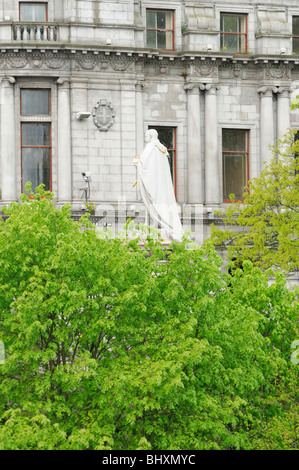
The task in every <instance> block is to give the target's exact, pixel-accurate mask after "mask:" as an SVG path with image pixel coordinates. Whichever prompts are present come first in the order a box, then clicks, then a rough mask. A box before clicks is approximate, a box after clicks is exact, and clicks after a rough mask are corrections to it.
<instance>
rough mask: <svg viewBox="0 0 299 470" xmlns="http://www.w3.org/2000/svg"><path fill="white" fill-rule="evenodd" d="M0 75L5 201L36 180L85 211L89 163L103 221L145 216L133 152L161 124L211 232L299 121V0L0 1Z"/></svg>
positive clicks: (199, 235)
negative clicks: (297, 99)
mask: <svg viewBox="0 0 299 470" xmlns="http://www.w3.org/2000/svg"><path fill="white" fill-rule="evenodd" d="M0 74H1V101H0V107H1V113H0V152H1V155H0V175H1V179H0V189H1V200H0V209H1V206H3V205H4V204H7V203H8V202H9V201H15V200H18V198H19V194H20V193H21V192H22V191H25V184H26V182H27V181H31V182H32V184H33V187H35V186H37V185H38V184H40V183H44V184H45V185H46V188H47V189H51V190H52V191H53V193H54V196H55V203H56V204H57V206H58V207H60V206H61V205H62V204H64V203H66V202H69V203H71V205H72V208H73V212H74V215H75V214H76V213H77V214H78V212H79V211H80V210H81V209H82V201H83V199H84V197H85V196H84V195H85V192H84V190H82V187H83V186H84V185H85V182H84V179H83V177H82V173H88V172H89V173H90V174H91V182H90V194H88V195H89V197H90V199H91V200H92V201H93V202H94V203H95V205H96V206H97V209H96V217H95V221H96V222H97V223H98V224H99V225H100V226H101V225H104V224H107V223H109V224H111V225H112V226H113V227H114V228H115V229H117V227H116V225H117V224H118V227H120V226H122V225H123V223H124V221H125V220H126V218H127V217H133V218H134V217H135V218H136V220H137V221H142V220H143V216H144V209H143V205H142V202H141V201H140V200H139V197H138V193H137V189H136V186H134V185H133V184H134V181H135V180H136V168H135V166H134V165H133V164H132V161H133V159H134V158H135V156H136V154H138V153H140V152H141V151H142V148H143V144H144V142H143V137H144V132H145V131H146V130H147V129H148V128H151V127H154V128H156V129H157V130H158V131H159V136H160V140H161V141H162V142H163V143H164V144H165V145H166V146H167V147H168V150H169V154H170V164H171V170H172V176H173V182H174V187H175V192H176V197H177V201H178V204H179V207H180V209H181V217H182V220H183V223H184V227H185V228H190V229H191V230H192V233H193V235H194V237H195V238H196V239H197V240H199V241H200V240H202V239H203V238H206V237H207V236H208V235H209V227H210V223H211V221H214V220H216V221H217V219H215V218H214V211H215V209H216V208H219V207H225V206H227V204H229V203H230V202H229V194H231V193H234V194H235V195H236V196H237V198H241V197H242V191H243V188H244V186H245V185H246V183H247V181H248V179H251V178H253V177H256V176H258V175H259V173H260V171H261V169H262V167H263V162H264V161H267V160H268V159H269V158H270V156H271V155H270V153H269V150H268V145H269V144H271V143H274V142H275V140H276V139H277V138H280V137H281V136H283V134H284V132H285V131H286V130H287V129H288V128H294V129H295V128H297V127H299V114H298V112H295V111H292V112H291V111H290V100H291V99H292V97H293V96H295V95H296V94H297V93H299V92H298V90H297V89H298V88H299V3H298V0H287V1H285V2H277V1H275V0H264V2H263V4H262V5H261V4H259V2H258V1H257V0H253V1H251V2H245V1H244V0H238V1H236V0H231V1H230V2H229V3H228V2H225V1H224V0H223V1H217V0H216V1H210V0H206V1H204V2H200V1H198V0H174V1H172V0H171V1H168V2H166V1H163V0H151V1H149V0H117V1H116V0H48V1H44V0H38V1H28V0H20V1H19V0H0Z"/></svg>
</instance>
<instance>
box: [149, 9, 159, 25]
mask: <svg viewBox="0 0 299 470" xmlns="http://www.w3.org/2000/svg"><path fill="white" fill-rule="evenodd" d="M146 27H147V28H156V27H157V25H156V12H155V11H152V10H147V11H146Z"/></svg>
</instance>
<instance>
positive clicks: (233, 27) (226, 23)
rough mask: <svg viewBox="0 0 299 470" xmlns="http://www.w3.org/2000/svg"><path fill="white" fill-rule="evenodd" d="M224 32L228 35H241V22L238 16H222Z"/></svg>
mask: <svg viewBox="0 0 299 470" xmlns="http://www.w3.org/2000/svg"><path fill="white" fill-rule="evenodd" d="M221 30H222V31H225V32H228V33H232V32H234V33H239V32H240V31H239V22H238V16H237V15H222V28H221Z"/></svg>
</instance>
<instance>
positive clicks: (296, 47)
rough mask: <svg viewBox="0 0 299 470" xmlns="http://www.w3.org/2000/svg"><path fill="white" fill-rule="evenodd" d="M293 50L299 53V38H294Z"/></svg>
mask: <svg viewBox="0 0 299 470" xmlns="http://www.w3.org/2000/svg"><path fill="white" fill-rule="evenodd" d="M293 52H295V54H299V38H293Z"/></svg>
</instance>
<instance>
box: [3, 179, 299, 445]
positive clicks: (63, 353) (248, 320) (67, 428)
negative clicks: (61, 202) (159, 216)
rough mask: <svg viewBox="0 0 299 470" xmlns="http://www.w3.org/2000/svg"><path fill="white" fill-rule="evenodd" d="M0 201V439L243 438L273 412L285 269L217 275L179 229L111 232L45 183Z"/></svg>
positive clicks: (287, 297)
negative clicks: (0, 212) (0, 351)
mask: <svg viewBox="0 0 299 470" xmlns="http://www.w3.org/2000/svg"><path fill="white" fill-rule="evenodd" d="M5 212H6V214H7V215H9V217H8V219H7V220H6V221H5V222H3V221H2V222H1V223H0V339H1V341H2V342H3V344H4V345H5V355H6V356H5V361H4V364H1V365H0V449H2V450H15V449H22V450H26V449H28V450H29V449H30V450H35V449H36V450H37V449H42V450H47V449H49V450H50V449H57V450H58V449H59V450H63V449H66V450H71V449H73V450H83V449H91V450H97V449H99V450H103V449H113V450H117V449H121V450H128V449H134V450H137V449H158V450H164V449H194V450H195V449H207V450H209V449H249V448H251V443H250V439H253V438H252V437H251V436H254V439H256V442H257V441H258V438H259V437H258V436H256V435H255V434H254V430H255V429H257V427H259V426H260V420H261V419H263V421H265V422H267V423H268V422H270V420H271V419H272V418H273V417H275V416H277V417H278V418H280V417H281V416H282V412H283V410H281V408H280V407H281V402H280V401H279V399H278V398H277V397H276V395H275V394H276V388H275V387H276V383H277V380H285V379H284V378H285V377H286V376H287V371H288V370H289V369H290V367H293V369H292V370H293V372H294V373H296V371H297V369H295V367H296V365H294V364H291V365H290V358H289V356H290V345H291V342H292V341H293V340H294V339H296V334H297V330H296V327H297V321H298V312H297V311H296V308H295V305H296V304H295V302H294V300H295V293H294V292H292V291H290V290H288V289H286V288H285V280H284V278H283V277H278V278H277V281H276V282H274V283H273V284H271V285H269V282H268V276H267V275H266V273H263V272H261V271H260V270H259V269H258V268H256V267H253V266H252V264H251V263H249V262H248V263H244V269H243V271H241V270H236V272H235V273H234V275H233V276H232V277H230V276H228V275H226V274H222V273H221V267H222V260H221V258H220V257H219V256H218V254H217V253H216V251H215V250H214V248H213V246H212V245H207V246H206V247H202V248H198V247H196V246H192V245H191V244H190V242H189V240H187V239H185V241H184V242H183V243H182V244H176V243H173V244H172V245H171V246H170V247H169V248H165V247H163V244H161V243H160V241H159V239H157V240H155V239H154V238H152V237H147V239H145V236H144V245H143V246H141V245H140V237H139V238H138V236H136V237H135V238H134V237H133V238H132V236H130V237H129V238H128V237H127V238H126V237H125V236H123V237H111V236H110V235H109V232H106V231H103V232H99V231H98V230H97V229H96V228H94V226H93V225H92V224H91V223H90V222H89V219H88V217H85V218H82V220H81V221H80V222H79V223H77V222H74V221H73V220H72V219H71V212H70V207H69V206H67V205H66V206H64V207H63V208H62V210H57V209H56V208H55V206H54V204H53V203H52V201H51V194H50V193H48V192H45V191H44V190H43V189H42V187H40V188H38V189H37V194H36V195H35V196H34V198H33V199H29V198H28V197H27V196H25V195H23V196H22V203H14V204H12V205H11V206H10V207H9V208H7V209H6V211H5ZM127 228H128V229H129V227H127ZM142 230H143V232H144V228H143V229H142ZM143 235H144V234H143ZM296 380H297V379H296ZM296 399H297V398H294V399H293V401H292V404H293V405H294V406H295V403H296ZM269 426H270V425H269ZM250 433H251V434H250Z"/></svg>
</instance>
